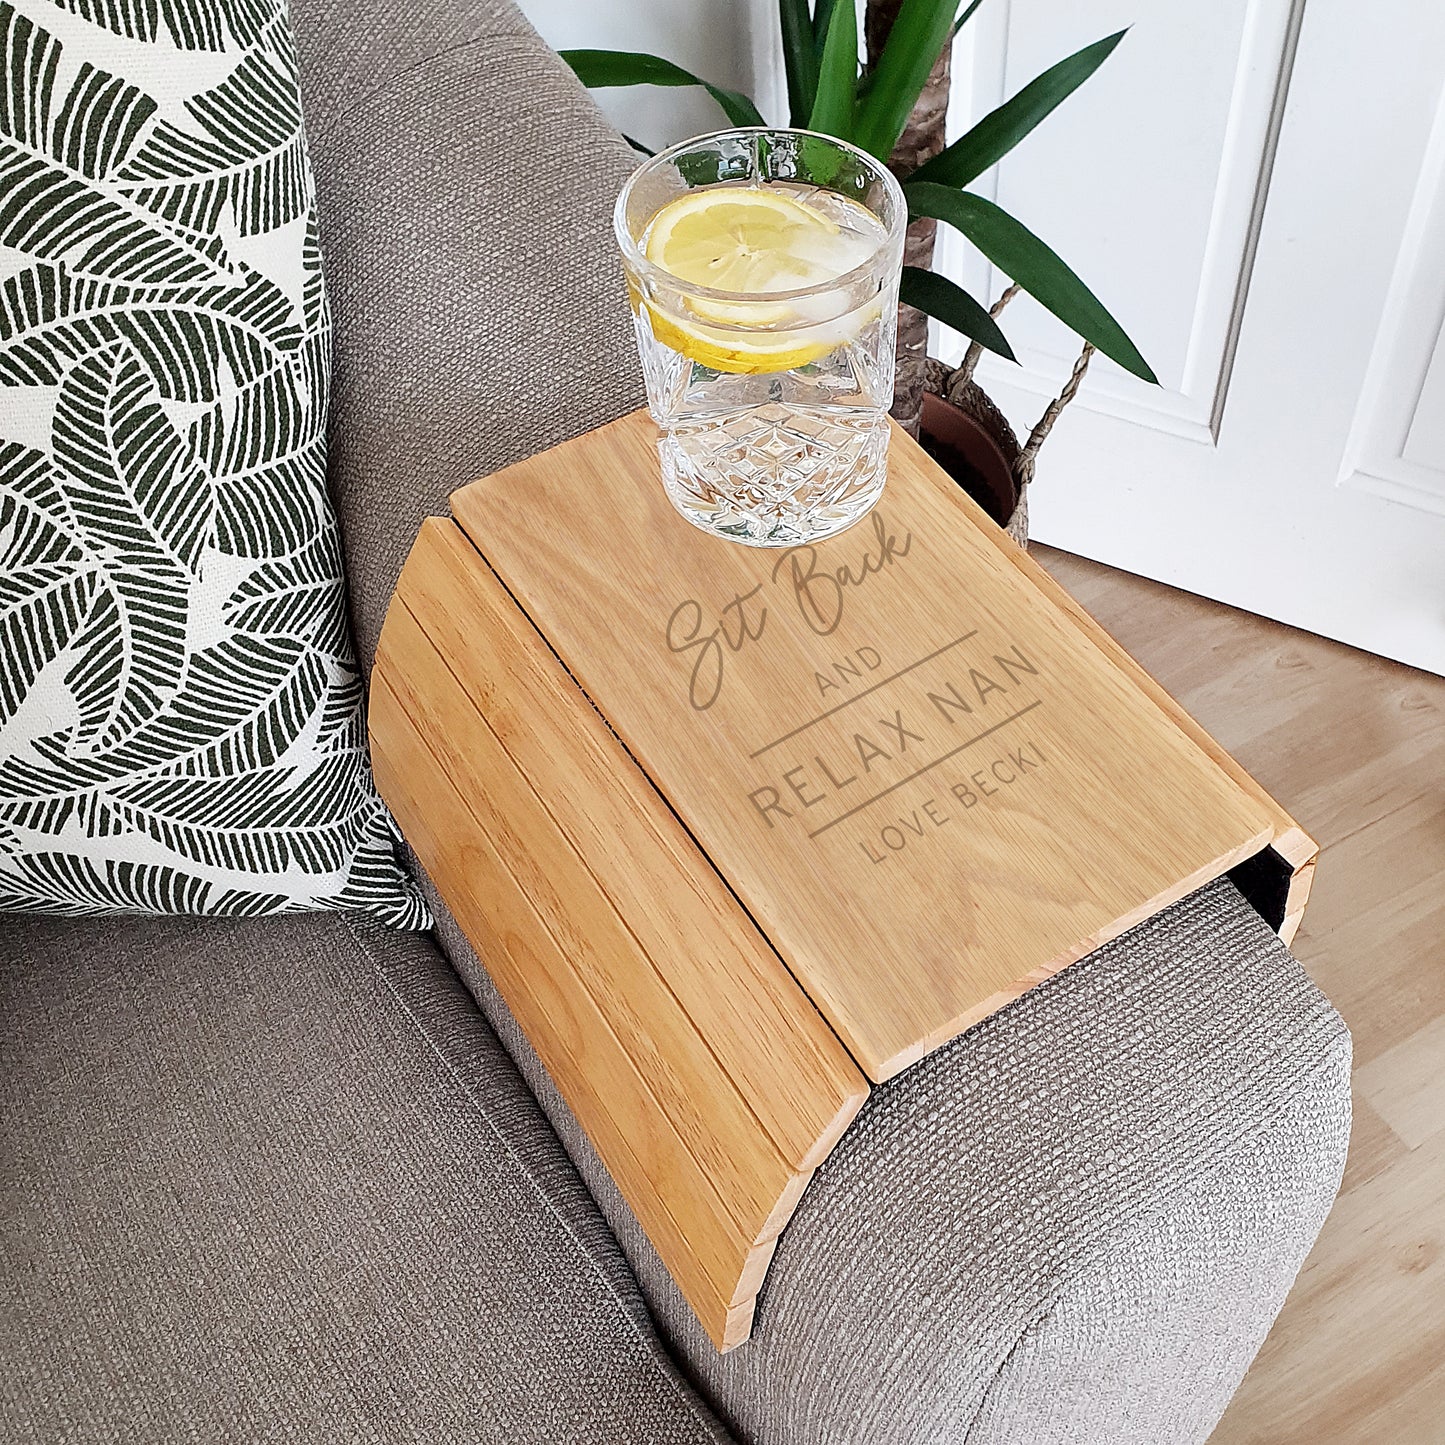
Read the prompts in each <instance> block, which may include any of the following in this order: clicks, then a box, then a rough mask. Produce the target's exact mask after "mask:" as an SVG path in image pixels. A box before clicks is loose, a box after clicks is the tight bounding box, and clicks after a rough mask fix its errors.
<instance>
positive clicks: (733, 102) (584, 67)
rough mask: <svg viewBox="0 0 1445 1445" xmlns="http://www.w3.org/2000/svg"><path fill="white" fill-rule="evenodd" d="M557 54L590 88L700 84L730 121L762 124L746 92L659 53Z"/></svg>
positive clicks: (621, 51)
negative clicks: (699, 74)
mask: <svg viewBox="0 0 1445 1445" xmlns="http://www.w3.org/2000/svg"><path fill="white" fill-rule="evenodd" d="M558 54H559V55H561V57H562V59H563V60H565V61H566V62H567V64H568V65H570V66H571V67H572V69H573V70H574V71H575V72H576V74H577V79H578V80H580V81H581V82H582V84H583V85H585V86H587V87H589V88H590V89H592V90H606V89H608V88H609V87H612V86H619V85H700V86H701V87H702V88H703V89H704V90H705V91H707V93H708V94H709V95H710V96H712V98H713V99H714V100H715V101H717V103H718V104H719V105H720V106H721V107H722V109H723V114H724V115H726V116H727V118H728V119H729V120H730V121H731V122H732V123H733V124H734V125H762V124H763V118H762V116H761V115H759V114H758V108H757V106H755V105H754V104H753V103H752V101H750V100H749V99H748V98H747V96H745V95H740V94H739V93H738V92H737V91H735V90H724V89H723V88H722V86H720V85H713V84H711V83H710V82H708V81H706V80H701V79H699V78H698V77H697V76H696V75H694V74H693V73H692V72H691V71H690V70H684V69H683V68H682V66H680V65H674V64H673V63H672V61H670V60H664V59H662V57H661V56H659V55H644V54H641V53H640V52H638V51H633V50H562V51H559V52H558Z"/></svg>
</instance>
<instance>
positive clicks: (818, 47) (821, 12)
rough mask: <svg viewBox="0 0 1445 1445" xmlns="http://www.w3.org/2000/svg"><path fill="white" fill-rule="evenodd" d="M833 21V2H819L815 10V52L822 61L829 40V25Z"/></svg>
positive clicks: (826, 0)
mask: <svg viewBox="0 0 1445 1445" xmlns="http://www.w3.org/2000/svg"><path fill="white" fill-rule="evenodd" d="M832 19H833V0H818V3H817V5H816V6H815V7H814V10H813V51H814V53H815V54H816V55H817V56H818V57H819V58H820V59H821V58H822V55H823V45H824V43H825V42H826V41H827V39H828V25H829V23H830V22H831V21H832Z"/></svg>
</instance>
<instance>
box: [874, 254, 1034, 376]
mask: <svg viewBox="0 0 1445 1445" xmlns="http://www.w3.org/2000/svg"><path fill="white" fill-rule="evenodd" d="M898 299H899V300H900V301H901V302H902V303H903V304H904V305H905V306H915V307H917V308H918V310H920V311H926V312H927V313H928V315H930V316H932V317H933V318H934V319H935V320H938V321H941V322H943V324H944V325H945V326H951V327H953V329H954V330H955V331H961V332H963V334H964V335H965V336H966V337H968V339H969V340H970V341H977V342H978V343H979V345H981V346H986V347H987V348H988V349H989V350H990V351H995V352H997V353H998V354H999V355H1000V356H1002V357H1005V358H1007V359H1008V360H1009V361H1014V360H1016V359H1017V358H1016V357H1015V356H1014V352H1013V347H1011V346H1010V345H1009V344H1008V338H1007V337H1005V336H1004V334H1003V332H1002V331H1000V330H999V329H998V322H996V321H995V320H994V319H993V317H992V316H990V315H989V314H988V311H987V310H986V309H985V308H984V307H983V306H981V305H980V304H979V303H978V302H977V301H976V300H974V298H973V297H972V296H970V295H969V294H968V292H967V291H965V290H964V289H963V287H962V286H959V285H956V284H955V283H954V282H952V281H950V280H949V279H948V277H947V276H940V275H939V274H938V273H937V272H936V271H925V270H923V269H922V267H919V266H905V267H904V268H903V282H902V284H901V285H900V286H899V288H898Z"/></svg>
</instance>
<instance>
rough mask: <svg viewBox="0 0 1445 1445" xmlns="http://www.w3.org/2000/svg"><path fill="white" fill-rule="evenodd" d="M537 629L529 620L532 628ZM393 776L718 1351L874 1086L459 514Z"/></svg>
mask: <svg viewBox="0 0 1445 1445" xmlns="http://www.w3.org/2000/svg"><path fill="white" fill-rule="evenodd" d="M519 624H520V625H519ZM371 735H372V748H373V756H374V762H375V767H376V775H377V781H378V784H379V786H380V788H381V791H382V794H383V796H384V797H385V798H386V799H387V802H388V804H389V805H390V806H391V808H392V809H393V811H394V812H395V814H396V816H397V819H398V821H399V822H400V824H401V826H402V828H403V830H404V831H405V833H406V835H407V838H408V839H409V840H410V842H411V844H412V846H413V847H414V848H415V849H416V851H417V853H418V855H419V856H420V858H421V859H422V861H423V863H424V864H425V865H426V867H427V870H428V872H429V873H430V874H431V876H432V878H433V881H434V882H435V883H436V885H437V888H438V890H439V891H440V892H441V894H442V896H443V897H444V898H445V899H446V901H447V904H448V906H449V907H450V908H451V909H452V911H453V913H454V914H455V915H456V917H457V920H458V922H459V923H460V924H461V925H462V927H463V928H464V929H465V930H466V931H467V933H468V936H469V937H470V938H471V939H472V941H473V943H474V945H475V946H476V948H477V950H478V953H479V954H480V956H481V957H482V958H483V959H484V960H485V962H486V965H487V967H488V969H489V970H490V971H491V973H492V976H493V978H494V979H495V981H496V983H497V986H498V988H499V989H500V991H501V993H502V995H503V997H504V998H505V999H506V1001H507V1005H508V1007H509V1008H510V1009H511V1010H512V1012H513V1013H514V1014H515V1015H516V1017H517V1019H518V1021H519V1022H520V1023H521V1025H522V1027H523V1029H524V1030H525V1031H526V1033H527V1036H528V1038H529V1040H530V1041H531V1043H532V1045H533V1047H534V1048H536V1050H537V1052H538V1054H539V1055H540V1056H541V1058H542V1061H543V1063H544V1064H545V1065H546V1067H547V1069H548V1072H549V1073H550V1074H551V1076H552V1078H553V1079H554V1080H555V1081H556V1083H557V1085H558V1088H559V1089H560V1090H561V1092H562V1094H563V1096H564V1098H566V1100H567V1102H568V1104H569V1106H570V1107H571V1108H572V1110H573V1112H574V1113H575V1114H576V1115H577V1117H578V1120H579V1121H580V1123H581V1124H582V1127H583V1128H584V1129H585V1130H586V1131H587V1134H588V1137H589V1138H590V1139H591V1140H592V1142H593V1144H594V1146H595V1147H596V1148H597V1150H598V1152H599V1154H600V1155H601V1157H602V1158H603V1160H604V1162H605V1163H606V1164H607V1166H608V1168H609V1170H610V1171H611V1173H612V1175H613V1177H614V1179H615V1180H616V1181H617V1184H618V1187H619V1188H620V1189H621V1190H622V1192H623V1194H624V1195H625V1196H626V1198H627V1200H628V1203H629V1204H630V1205H631V1207H632V1209H633V1210H634V1212H635V1213H636V1214H637V1216H638V1219H639V1220H640V1221H641V1223H642V1225H643V1227H644V1228H645V1229H646V1230H647V1233H648V1237H649V1238H650V1239H651V1240H652V1242H653V1244H654V1246H655V1247H656V1248H657V1250H658V1252H659V1254H660V1255H661V1256H662V1258H663V1261H664V1262H665V1263H666V1264H667V1266H668V1268H669V1270H671V1272H672V1274H673V1276H674V1278H675V1279H676V1280H677V1282H678V1284H679V1286H680V1288H681V1289H682V1290H683V1293H684V1294H685V1295H686V1296H687V1298H688V1301H689V1303H691V1304H692V1306H693V1308H694V1309H695V1310H696V1311H697V1313H698V1316H699V1318H700V1319H701V1321H702V1323H703V1324H704V1326H705V1327H706V1328H707V1329H708V1331H709V1333H710V1334H711V1336H712V1338H713V1340H714V1341H715V1342H716V1343H717V1344H718V1346H719V1348H726V1347H729V1346H731V1345H733V1344H736V1343H737V1342H738V1341H740V1340H741V1339H744V1338H746V1336H747V1333H748V1330H749V1328H750V1327H751V1320H752V1309H753V1298H754V1296H755V1295H756V1293H757V1289H758V1286H759V1285H760V1284H761V1282H762V1277H763V1272H764V1270H765V1269H766V1267H767V1263H768V1261H769V1259H771V1257H772V1249H773V1243H774V1241H775V1240H776V1238H777V1234H778V1231H779V1230H780V1229H781V1228H782V1226H783V1224H784V1223H785V1222H786V1220H787V1219H788V1217H789V1216H790V1215H791V1213H792V1210H793V1208H794V1207H795V1205H796V1203H797V1200H798V1198H799V1196H800V1195H801V1193H802V1189H803V1186H804V1185H805V1184H806V1182H807V1180H808V1178H809V1176H810V1175H811V1173H812V1171H813V1170H814V1169H815V1168H816V1167H817V1165H818V1164H819V1163H820V1162H821V1161H822V1159H823V1158H824V1157H825V1156H826V1155H827V1153H828V1151H829V1149H831V1147H832V1146H833V1144H834V1143H835V1142H836V1141H837V1139H838V1138H839V1137H840V1136H841V1134H842V1131H843V1129H844V1128H845V1127H846V1126H847V1124H848V1122H849V1121H850V1120H851V1119H852V1117H853V1116H854V1114H855V1113H856V1112H857V1110H858V1108H859V1107H860V1106H861V1104H862V1102H863V1100H864V1098H865V1097H866V1095H867V1084H866V1081H865V1080H864V1078H863V1076H862V1074H861V1073H860V1072H859V1070H858V1069H857V1067H856V1065H855V1064H854V1063H853V1062H852V1060H851V1059H850V1058H849V1057H848V1054H847V1052H846V1051H845V1050H844V1048H843V1047H842V1045H841V1044H840V1043H839V1041H838V1040H837V1038H836V1037H835V1036H834V1035H833V1033H832V1032H831V1031H830V1030H829V1028H828V1027H827V1025H826V1024H825V1023H824V1021H823V1019H822V1018H821V1016H820V1015H819V1014H818V1012H817V1010H816V1009H815V1008H814V1006H813V1005H812V1003H811V1002H810V1001H809V999H808V998H807V996H806V995H805V994H804V993H803V991H802V990H801V989H800V988H799V987H798V985H797V983H796V982H795V981H794V980H793V979H792V978H791V977H790V976H789V974H788V972H787V970H786V969H785V968H784V967H783V965H782V963H781V962H780V960H779V959H778V957H777V955H776V953H774V952H773V950H772V948H771V947H770V946H769V945H768V943H767V941H766V939H764V938H763V936H762V935H761V934H760V933H759V932H758V930H757V928H756V926H755V925H754V924H753V923H752V921H751V920H750V919H749V918H748V917H747V915H746V914H745V913H744V912H743V910H742V909H741V908H740V907H739V905H738V903H737V901H736V899H735V898H733V896H732V895H731V893H730V892H729V891H728V889H727V887H726V885H725V884H724V882H723V880H722V879H721V878H720V877H719V876H718V875H717V873H716V872H715V871H714V870H713V869H712V868H711V867H709V866H708V865H707V864H706V862H705V860H702V859H700V858H699V857H698V855H697V851H696V849H695V848H694V847H693V845H692V843H691V841H690V839H689V838H688V837H687V834H686V833H685V831H684V830H683V828H682V827H681V826H680V824H679V823H678V821H677V819H676V818H674V817H673V815H672V814H671V813H670V812H669V811H668V809H667V807H666V806H665V804H664V803H663V801H662V800H661V798H660V797H659V796H658V795H657V793H656V791H655V790H654V789H653V788H652V787H651V785H650V784H649V783H648V782H647V780H646V778H645V777H643V775H642V774H641V773H640V772H639V770H638V769H637V767H636V765H635V764H634V763H633V762H632V760H631V759H630V758H629V757H628V756H627V755H626V753H625V752H624V751H623V750H622V748H621V747H620V746H619V745H618V743H617V740H616V739H615V738H614V737H613V736H612V734H611V733H610V732H609V731H608V729H607V726H606V724H605V723H604V722H603V721H602V719H601V718H600V717H599V716H598V714H597V713H596V712H595V710H594V709H593V708H592V706H591V705H590V704H589V703H588V701H587V700H586V698H585V697H584V696H583V695H582V693H581V692H580V691H579V689H578V688H577V686H576V684H575V683H574V682H573V681H572V680H571V678H569V677H568V676H567V674H566V672H565V671H564V670H563V669H562V668H561V666H560V665H559V664H558V663H557V660H556V659H555V658H554V657H553V656H552V654H551V653H550V651H549V650H548V649H547V647H546V644H545V643H544V642H543V640H542V639H541V637H539V636H538V635H537V634H536V632H535V631H534V630H533V629H531V628H530V626H528V625H527V624H526V623H525V619H521V618H520V617H519V616H518V614H517V611H516V608H515V606H514V604H513V603H512V602H511V600H510V599H509V598H508V597H507V594H506V593H505V591H504V590H503V589H502V587H501V585H500V584H499V583H498V582H497V580H496V578H495V577H494V576H493V575H492V573H491V572H490V571H489V570H488V569H487V568H486V567H485V566H482V565H479V561H478V558H477V556H476V553H475V551H474V550H473V549H472V547H471V546H470V544H469V543H467V541H466V539H465V538H464V537H463V536H462V534H461V532H460V531H459V530H458V529H457V528H456V527H455V526H454V525H453V524H452V523H450V522H443V521H434V522H429V523H427V524H426V526H425V527H424V528H423V531H422V534H421V536H420V538H419V539H418V541H417V545H416V547H415V549H414V550H413V552H412V554H411V557H410V558H409V560H408V562H407V564H406V568H405V569H404V571H403V574H402V578H401V582H400V585H399V587H398V592H397V600H396V602H395V604H394V605H393V607H392V609H391V611H390V613H389V614H388V616H387V621H386V627H385V630H384V633H383V636H382V641H381V647H380V650H379V653H378V657H377V665H376V668H375V671H374V673H373V677H372V694H371Z"/></svg>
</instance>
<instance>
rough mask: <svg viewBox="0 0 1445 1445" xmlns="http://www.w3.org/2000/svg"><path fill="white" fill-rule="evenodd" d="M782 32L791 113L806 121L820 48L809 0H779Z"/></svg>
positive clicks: (815, 85) (814, 90)
mask: <svg viewBox="0 0 1445 1445" xmlns="http://www.w3.org/2000/svg"><path fill="white" fill-rule="evenodd" d="M778 22H779V25H780V28H781V29H782V32H783V70H784V71H785V73H786V74H787V77H788V113H789V114H790V115H791V116H792V123H793V124H794V125H807V123H808V117H809V116H810V115H811V114H812V113H813V100H814V97H815V96H816V94H817V91H818V50H817V47H816V46H815V45H814V43H813V39H814V37H813V21H812V17H811V16H809V14H808V0H778Z"/></svg>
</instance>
